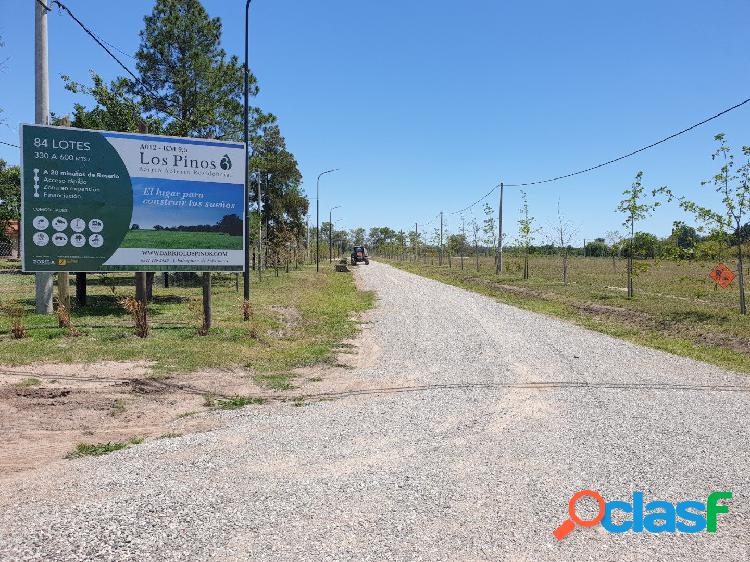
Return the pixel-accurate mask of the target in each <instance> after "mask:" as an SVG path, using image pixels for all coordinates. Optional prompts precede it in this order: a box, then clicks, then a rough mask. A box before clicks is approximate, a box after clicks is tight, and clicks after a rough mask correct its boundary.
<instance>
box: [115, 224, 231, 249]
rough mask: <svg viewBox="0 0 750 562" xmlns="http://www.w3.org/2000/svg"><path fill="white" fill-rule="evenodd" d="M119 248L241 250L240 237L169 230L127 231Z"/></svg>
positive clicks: (220, 233)
mask: <svg viewBox="0 0 750 562" xmlns="http://www.w3.org/2000/svg"><path fill="white" fill-rule="evenodd" d="M120 247H121V248H160V249H166V250H173V249H178V248H183V249H184V248H190V249H196V250H209V249H210V250H241V249H242V236H229V235H228V234H224V233H223V232H175V231H170V230H149V229H145V228H143V229H140V230H129V231H128V233H127V234H126V235H125V239H124V240H123V241H122V244H120Z"/></svg>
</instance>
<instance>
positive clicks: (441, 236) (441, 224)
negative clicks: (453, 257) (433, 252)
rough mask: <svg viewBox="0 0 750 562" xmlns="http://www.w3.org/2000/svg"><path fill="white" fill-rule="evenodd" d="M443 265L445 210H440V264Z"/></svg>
mask: <svg viewBox="0 0 750 562" xmlns="http://www.w3.org/2000/svg"><path fill="white" fill-rule="evenodd" d="M439 265H443V211H440V264H439Z"/></svg>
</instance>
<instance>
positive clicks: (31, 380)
mask: <svg viewBox="0 0 750 562" xmlns="http://www.w3.org/2000/svg"><path fill="white" fill-rule="evenodd" d="M40 384H42V381H40V380H39V379H37V378H34V377H31V378H28V379H23V380H22V381H21V382H19V383H18V386H25V387H29V386H39V385H40Z"/></svg>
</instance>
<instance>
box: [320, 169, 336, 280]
mask: <svg viewBox="0 0 750 562" xmlns="http://www.w3.org/2000/svg"><path fill="white" fill-rule="evenodd" d="M337 170H338V168H334V169H332V170H326V171H325V172H320V173H319V174H318V181H317V184H316V187H315V271H320V176H324V175H325V174H330V173H331V172H335V171H337Z"/></svg>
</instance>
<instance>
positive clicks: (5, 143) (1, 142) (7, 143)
mask: <svg viewBox="0 0 750 562" xmlns="http://www.w3.org/2000/svg"><path fill="white" fill-rule="evenodd" d="M0 144H4V145H7V146H12V147H13V148H21V147H20V146H18V145H17V144H11V143H9V142H4V141H0Z"/></svg>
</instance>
